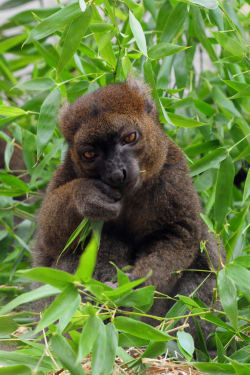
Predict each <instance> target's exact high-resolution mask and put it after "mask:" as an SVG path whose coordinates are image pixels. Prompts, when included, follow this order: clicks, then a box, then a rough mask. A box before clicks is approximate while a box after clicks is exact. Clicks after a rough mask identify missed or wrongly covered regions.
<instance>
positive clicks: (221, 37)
mask: <svg viewBox="0 0 250 375" xmlns="http://www.w3.org/2000/svg"><path fill="white" fill-rule="evenodd" d="M212 34H213V35H214V37H215V38H216V39H217V41H218V42H219V44H220V45H221V47H222V48H224V49H225V50H226V51H228V52H229V53H231V54H232V55H234V56H243V55H244V53H245V51H246V48H245V46H244V44H242V43H239V42H238V41H237V40H236V39H235V37H234V34H232V36H228V34H230V33H224V32H220V31H212Z"/></svg>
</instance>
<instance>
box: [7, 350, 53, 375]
mask: <svg viewBox="0 0 250 375" xmlns="http://www.w3.org/2000/svg"><path fill="white" fill-rule="evenodd" d="M41 355H42V352H41V353H40V351H39V356H37V355H30V354H26V353H21V351H18V350H16V351H10V352H8V351H5V350H0V365H3V366H10V365H15V366H16V365H17V364H18V365H27V363H28V364H29V367H31V368H32V369H35V368H36V367H37V363H38V361H39V360H40V359H41ZM39 370H40V371H42V373H45V374H48V373H50V372H51V371H53V370H54V366H52V363H51V361H50V360H48V359H47V358H43V359H42V360H41V362H40V366H39ZM2 374H4V375H5V374H6V372H2ZM7 374H8V373H7ZM16 375H19V373H16Z"/></svg>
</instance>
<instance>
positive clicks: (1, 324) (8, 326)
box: [0, 316, 18, 338]
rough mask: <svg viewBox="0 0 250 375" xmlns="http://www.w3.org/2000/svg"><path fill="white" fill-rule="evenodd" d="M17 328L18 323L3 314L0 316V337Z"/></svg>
mask: <svg viewBox="0 0 250 375" xmlns="http://www.w3.org/2000/svg"><path fill="white" fill-rule="evenodd" d="M17 328H18V324H17V323H16V322H15V321H14V320H13V319H12V318H11V317H10V316H3V317H1V318H0V337H1V338H4V337H6V336H7V337H8V336H9V335H10V334H11V333H12V332H14V331H15V330H16V329H17Z"/></svg>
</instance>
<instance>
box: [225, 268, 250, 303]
mask: <svg viewBox="0 0 250 375" xmlns="http://www.w3.org/2000/svg"><path fill="white" fill-rule="evenodd" d="M226 274H227V276H228V277H229V278H231V279H232V280H233V281H234V282H235V284H236V285H237V287H238V288H239V290H240V291H241V292H242V293H243V294H244V295H245V297H246V298H247V299H248V301H250V271H249V270H247V269H246V268H244V267H242V266H239V265H238V264H229V265H228V266H227V267H226Z"/></svg>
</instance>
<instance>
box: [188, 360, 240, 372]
mask: <svg viewBox="0 0 250 375" xmlns="http://www.w3.org/2000/svg"><path fill="white" fill-rule="evenodd" d="M193 365H194V366H195V367H197V368H198V369H199V370H201V371H203V372H205V373H208V374H211V375H235V371H234V369H233V366H232V365H229V364H227V363H212V362H209V363H208V362H207V363H205V362H194V363H193Z"/></svg>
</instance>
